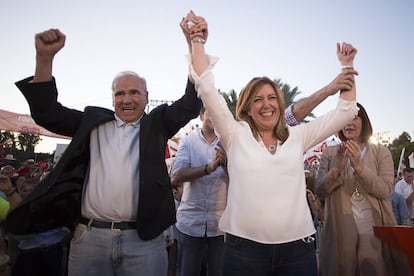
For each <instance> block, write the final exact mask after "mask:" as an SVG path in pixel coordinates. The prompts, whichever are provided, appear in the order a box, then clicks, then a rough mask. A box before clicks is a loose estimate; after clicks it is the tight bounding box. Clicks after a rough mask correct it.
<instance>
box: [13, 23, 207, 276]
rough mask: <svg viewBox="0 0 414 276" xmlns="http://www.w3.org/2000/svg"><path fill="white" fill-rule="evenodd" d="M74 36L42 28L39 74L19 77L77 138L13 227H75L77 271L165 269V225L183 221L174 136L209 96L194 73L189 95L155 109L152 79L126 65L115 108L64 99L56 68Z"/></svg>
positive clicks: (46, 121)
mask: <svg viewBox="0 0 414 276" xmlns="http://www.w3.org/2000/svg"><path fill="white" fill-rule="evenodd" d="M65 40H66V36H65V35H64V34H63V33H62V32H61V31H60V30H58V29H49V30H47V31H44V32H41V33H38V34H36V36H35V47H36V69H35V74H34V76H33V77H29V78H26V79H24V80H21V81H19V82H17V83H16V85H17V87H18V88H19V89H20V90H21V91H22V93H23V95H24V97H25V98H26V100H27V101H28V104H29V106H30V110H31V115H32V117H33V119H34V120H35V122H36V123H37V124H39V125H41V126H42V127H45V128H46V129H48V130H50V131H52V132H54V133H58V134H62V135H65V136H69V137H72V140H71V143H70V144H69V146H68V147H67V148H66V150H65V152H64V154H63V155H62V156H61V157H60V160H59V162H58V163H57V164H56V166H55V167H54V168H53V169H52V171H51V172H50V173H49V175H48V176H47V177H46V178H45V179H44V180H43V181H42V182H40V183H39V184H38V185H37V186H36V188H35V189H34V190H33V192H31V193H30V194H29V195H28V196H27V197H26V198H25V199H24V200H23V201H22V202H21V203H20V204H19V206H18V207H16V209H14V210H13V211H12V212H11V213H10V214H9V215H8V217H7V219H6V225H7V228H8V229H9V231H11V232H12V233H14V234H27V233H36V232H42V231H45V230H49V229H53V228H55V227H57V226H67V227H68V228H70V229H74V233H73V238H72V240H71V243H70V251H69V264H68V274H69V275H99V276H101V275H137V274H139V275H148V276H151V275H152V276H161V275H166V274H167V252H166V249H165V239H164V236H163V231H164V230H165V229H167V228H168V227H169V226H170V225H172V224H173V223H174V222H175V206H174V200H173V193H172V188H171V183H170V178H169V175H168V171H167V167H166V163H165V149H166V144H167V141H168V139H169V138H171V137H172V136H173V135H174V134H176V133H177V132H178V130H179V129H180V128H182V127H184V126H185V125H186V124H187V123H188V122H189V121H190V120H191V119H193V118H195V117H197V116H198V114H199V112H200V108H201V101H200V99H199V98H198V97H197V94H196V91H195V88H194V85H193V84H192V83H191V82H190V81H188V82H187V87H186V92H185V94H184V95H183V96H182V97H181V98H180V99H178V100H177V101H175V102H174V103H172V104H171V105H167V104H163V105H160V106H158V107H156V108H154V109H153V110H152V111H151V112H150V113H148V114H147V113H145V108H146V106H147V104H148V90H147V83H146V80H145V79H144V78H142V77H141V76H139V75H138V74H137V73H135V72H132V71H124V72H121V73H119V74H117V75H116V76H115V78H114V79H113V81H112V85H111V88H112V104H113V107H114V109H115V111H113V110H109V109H105V108H100V107H92V106H88V107H86V108H85V109H84V111H79V110H75V109H71V108H68V107H65V106H63V105H62V104H61V103H60V102H58V99H57V98H58V92H57V88H56V81H55V78H54V77H53V75H52V67H53V66H52V65H53V60H54V58H55V56H56V54H57V53H58V52H59V51H60V50H61V49H62V48H63V46H64V44H65ZM160 41H162V40H160ZM85 92H87V91H85Z"/></svg>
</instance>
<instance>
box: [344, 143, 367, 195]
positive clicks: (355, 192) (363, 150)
mask: <svg viewBox="0 0 414 276" xmlns="http://www.w3.org/2000/svg"><path fill="white" fill-rule="evenodd" d="M361 147H362V151H361V157H360V160H361V161H362V159H364V156H365V154H366V153H367V148H366V147H365V144H362V146H361ZM348 162H349V161H348ZM352 170H353V169H352ZM351 198H352V199H353V200H354V201H357V202H360V201H362V200H364V196H363V195H362V194H361V193H360V192H359V190H358V187H357V183H356V182H355V190H354V191H353V192H352V196H351Z"/></svg>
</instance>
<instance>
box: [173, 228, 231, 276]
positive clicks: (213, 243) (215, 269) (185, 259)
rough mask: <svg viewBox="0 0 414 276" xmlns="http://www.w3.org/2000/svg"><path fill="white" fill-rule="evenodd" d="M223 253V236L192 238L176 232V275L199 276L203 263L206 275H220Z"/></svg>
mask: <svg viewBox="0 0 414 276" xmlns="http://www.w3.org/2000/svg"><path fill="white" fill-rule="evenodd" d="M223 251H224V236H217V237H192V236H189V235H186V234H184V233H181V232H180V231H178V275H179V276H198V275H200V272H201V267H202V265H203V262H205V263H206V269H207V274H206V275H208V276H220V275H222V267H223Z"/></svg>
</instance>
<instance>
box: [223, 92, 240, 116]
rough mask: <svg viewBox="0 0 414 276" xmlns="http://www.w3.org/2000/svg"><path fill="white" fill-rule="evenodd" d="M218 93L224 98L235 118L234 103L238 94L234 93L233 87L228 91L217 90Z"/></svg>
mask: <svg viewBox="0 0 414 276" xmlns="http://www.w3.org/2000/svg"><path fill="white" fill-rule="evenodd" d="M219 93H220V94H221V95H222V96H223V98H224V100H225V101H226V103H227V106H228V107H229V109H230V111H231V113H232V114H233V117H234V118H236V105H237V100H238V98H239V95H237V94H236V91H234V89H232V90H230V91H229V92H227V93H226V92H221V91H220V90H219Z"/></svg>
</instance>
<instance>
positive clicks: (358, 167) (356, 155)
mask: <svg viewBox="0 0 414 276" xmlns="http://www.w3.org/2000/svg"><path fill="white" fill-rule="evenodd" d="M345 147H346V154H347V156H348V158H349V161H350V162H351V166H352V168H354V170H355V172H356V173H358V174H359V173H361V172H362V170H363V168H364V167H363V165H362V163H361V149H360V148H359V146H358V144H357V143H356V142H355V141H352V140H348V141H346V142H345Z"/></svg>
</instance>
